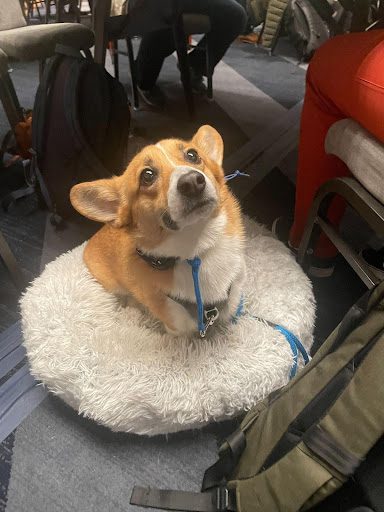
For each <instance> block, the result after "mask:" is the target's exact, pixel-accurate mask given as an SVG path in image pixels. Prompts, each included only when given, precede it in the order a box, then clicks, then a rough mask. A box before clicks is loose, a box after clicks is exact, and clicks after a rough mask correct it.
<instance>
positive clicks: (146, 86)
mask: <svg viewBox="0 0 384 512" xmlns="http://www.w3.org/2000/svg"><path fill="white" fill-rule="evenodd" d="M174 51H175V43H174V38H173V33H172V29H171V28H169V29H164V30H157V31H154V32H149V33H148V34H145V35H144V36H143V38H142V39H141V43H140V48H139V53H138V55H137V59H136V65H137V75H138V76H137V78H138V85H139V87H140V89H142V90H146V91H149V90H151V89H152V88H153V87H154V86H155V83H156V80H157V77H158V76H159V73H160V70H161V67H162V65H163V61H164V59H165V58H166V57H168V55H171V53H173V52H174Z"/></svg>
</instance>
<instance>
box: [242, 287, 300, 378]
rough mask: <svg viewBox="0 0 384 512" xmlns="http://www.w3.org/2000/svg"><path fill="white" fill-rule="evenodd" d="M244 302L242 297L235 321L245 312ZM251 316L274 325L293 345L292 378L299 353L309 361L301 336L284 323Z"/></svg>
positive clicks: (291, 345)
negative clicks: (280, 323)
mask: <svg viewBox="0 0 384 512" xmlns="http://www.w3.org/2000/svg"><path fill="white" fill-rule="evenodd" d="M243 304H244V300H243V297H241V301H240V304H239V307H238V309H237V311H236V314H235V315H234V317H233V319H232V322H233V323H236V321H237V318H238V317H239V316H241V315H242V314H244V313H242V311H243ZM238 311H240V312H239V313H238ZM250 316H251V317H252V318H255V319H256V320H259V321H261V322H266V323H267V324H268V325H269V326H270V327H273V328H274V329H276V330H277V331H279V332H281V334H283V336H284V337H285V339H286V340H287V341H288V343H289V346H290V347H291V350H292V355H293V363H292V367H291V370H290V372H289V378H290V379H292V378H293V377H294V376H295V375H296V373H297V368H298V356H299V353H300V354H301V356H302V358H303V360H304V364H307V363H309V355H308V352H307V350H306V348H305V347H304V345H303V344H302V343H301V341H300V340H299V338H298V337H297V336H295V335H294V334H293V332H291V331H289V330H288V329H286V328H285V327H283V326H282V325H278V324H275V323H273V322H270V321H268V320H263V319H262V318H260V317H258V316H254V315H250Z"/></svg>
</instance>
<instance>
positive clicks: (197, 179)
mask: <svg viewBox="0 0 384 512" xmlns="http://www.w3.org/2000/svg"><path fill="white" fill-rule="evenodd" d="M204 189H205V177H204V174H201V172H197V171H189V172H188V173H186V174H183V175H182V176H180V178H179V181H178V182H177V190H178V191H179V192H180V194H183V196H186V197H189V198H191V199H193V198H195V197H198V196H199V195H201V194H202V193H203V190H204Z"/></svg>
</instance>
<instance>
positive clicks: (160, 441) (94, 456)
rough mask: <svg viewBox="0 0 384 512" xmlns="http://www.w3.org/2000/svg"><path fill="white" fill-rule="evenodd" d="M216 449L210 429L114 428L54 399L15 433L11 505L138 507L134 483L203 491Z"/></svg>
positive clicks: (32, 511)
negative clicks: (154, 431) (146, 431)
mask: <svg viewBox="0 0 384 512" xmlns="http://www.w3.org/2000/svg"><path fill="white" fill-rule="evenodd" d="M216 451H217V449H216V442H215V437H214V435H212V434H210V433H205V432H199V431H195V432H187V433H184V434H177V435H172V436H170V437H169V439H167V438H166V437H156V438H152V439H149V438H145V437H137V436H131V435H122V434H112V433H111V432H110V431H108V430H106V429H103V428H101V427H97V426H96V425H95V424H94V423H92V422H88V421H86V420H82V419H80V418H78V417H77V416H76V415H75V413H74V412H73V411H72V410H70V409H68V408H67V407H65V406H64V405H63V404H61V402H59V401H58V400H55V399H53V398H49V399H46V400H45V402H43V404H42V405H41V406H40V407H39V408H38V409H37V410H35V411H34V412H33V413H32V414H31V415H30V416H29V417H28V418H27V420H25V421H24V423H23V424H22V425H21V426H20V427H19V428H18V430H17V432H16V437H15V446H14V449H13V464H12V478H11V481H10V485H9V490H8V505H7V508H6V510H7V512H42V511H45V510H47V511H49V512H72V511H74V510H76V511H77V510H78V511H82V512H94V511H109V510H110V511H112V510H113V511H114V512H120V511H121V512H126V511H128V510H135V508H134V507H132V506H130V505H129V498H130V493H131V489H132V487H133V485H135V484H139V485H148V484H151V485H154V486H157V487H163V488H174V489H188V490H193V491H199V487H200V484H201V479H202V476H203V470H204V468H206V467H208V466H209V465H210V464H212V463H213V462H214V461H215V457H216ZM136 510H137V508H136Z"/></svg>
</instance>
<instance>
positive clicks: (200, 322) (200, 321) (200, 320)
mask: <svg viewBox="0 0 384 512" xmlns="http://www.w3.org/2000/svg"><path fill="white" fill-rule="evenodd" d="M187 262H188V264H189V265H190V266H191V268H192V279H193V287H194V289H195V296H196V304H197V326H198V329H199V333H200V336H202V337H204V336H205V330H206V329H205V324H204V304H203V300H202V298H201V292H200V283H199V270H200V265H201V259H200V258H198V257H197V256H196V257H195V258H193V260H187ZM202 333H204V336H203V335H202Z"/></svg>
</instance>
